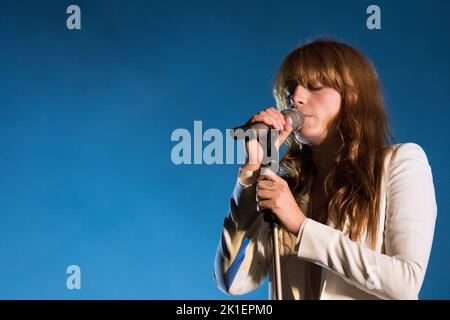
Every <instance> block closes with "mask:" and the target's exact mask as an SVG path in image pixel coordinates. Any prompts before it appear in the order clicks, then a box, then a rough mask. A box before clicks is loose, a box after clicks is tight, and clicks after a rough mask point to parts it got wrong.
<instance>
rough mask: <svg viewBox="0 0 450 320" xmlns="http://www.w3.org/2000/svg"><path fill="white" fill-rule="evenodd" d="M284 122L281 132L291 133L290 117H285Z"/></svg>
mask: <svg viewBox="0 0 450 320" xmlns="http://www.w3.org/2000/svg"><path fill="white" fill-rule="evenodd" d="M285 119H286V121H285V122H284V126H283V131H287V132H289V133H291V131H292V130H293V128H292V119H291V118H290V117H285Z"/></svg>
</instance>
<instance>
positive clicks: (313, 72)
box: [273, 39, 393, 247]
mask: <svg viewBox="0 0 450 320" xmlns="http://www.w3.org/2000/svg"><path fill="white" fill-rule="evenodd" d="M316 81H319V82H320V83H322V84H323V85H324V86H326V87H330V88H333V89H335V90H336V91H337V92H339V94H340V95H341V108H340V111H339V113H338V115H337V116H336V118H335V120H334V122H335V123H336V129H337V131H336V132H337V135H338V139H337V140H338V149H337V150H338V151H337V153H336V157H335V159H334V162H333V165H332V169H331V170H330V171H329V172H328V174H327V176H326V178H325V182H324V183H325V185H324V188H325V195H326V203H327V207H326V209H327V211H326V212H328V213H329V212H330V209H331V208H332V207H334V209H335V212H336V216H335V217H333V219H334V220H333V222H334V224H335V226H336V228H337V229H338V230H343V228H344V225H345V224H346V221H347V220H348V222H349V234H348V236H349V237H350V239H352V240H358V239H361V237H362V236H363V234H365V235H366V239H367V240H368V241H369V244H370V246H371V247H374V246H375V240H376V235H377V231H378V227H379V226H378V224H379V223H378V220H379V210H378V208H379V205H380V192H379V190H380V186H381V179H382V169H383V159H384V156H385V152H386V150H387V147H388V146H389V144H390V142H391V141H392V140H393V138H392V135H391V133H390V131H389V129H388V121H387V116H386V113H385V109H384V103H383V97H382V92H381V86H380V81H379V77H378V74H377V73H376V71H375V68H374V66H373V65H372V63H371V62H370V61H369V60H368V59H367V58H365V57H364V56H363V55H362V54H361V53H360V52H359V51H358V50H356V49H355V48H353V47H351V46H349V45H347V44H344V43H341V42H338V41H336V40H333V39H317V40H314V41H312V42H309V43H306V44H304V45H302V46H300V47H298V48H297V49H295V50H293V51H292V52H291V53H290V54H289V55H288V56H287V57H286V58H285V59H284V61H283V62H282V64H281V66H280V68H279V71H278V73H277V75H276V77H275V81H274V85H273V95H274V98H275V100H276V103H277V107H278V108H279V109H280V110H283V109H285V108H288V107H290V99H291V95H292V94H293V92H294V90H295V88H296V86H297V85H298V84H301V85H303V86H304V87H305V88H309V87H310V85H312V84H313V83H315V82H316ZM293 136H294V135H291V136H290V137H289V138H288V140H287V142H286V147H287V148H286V152H285V155H284V156H283V158H282V160H281V162H280V167H281V169H282V170H283V171H284V174H285V178H286V180H287V181H288V183H289V186H290V189H291V191H292V192H293V194H294V195H296V197H297V198H298V195H300V194H302V192H304V191H305V187H306V186H307V183H308V180H309V179H310V178H313V177H314V175H315V172H316V169H315V167H314V163H313V161H312V153H311V148H310V146H308V145H306V144H303V143H301V142H299V140H297V139H295V137H293Z"/></svg>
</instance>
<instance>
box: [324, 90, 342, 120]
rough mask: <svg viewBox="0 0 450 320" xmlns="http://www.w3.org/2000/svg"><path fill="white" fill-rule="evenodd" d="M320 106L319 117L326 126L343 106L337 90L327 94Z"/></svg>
mask: <svg viewBox="0 0 450 320" xmlns="http://www.w3.org/2000/svg"><path fill="white" fill-rule="evenodd" d="M320 106H321V108H320V110H319V112H320V114H319V119H320V120H321V122H322V125H323V126H325V127H326V126H328V124H329V123H330V122H331V121H333V120H334V118H335V117H336V116H337V114H338V113H339V110H340V108H341V98H340V95H339V94H338V93H337V92H335V94H329V95H327V96H326V97H324V98H323V99H322V101H321V102H320Z"/></svg>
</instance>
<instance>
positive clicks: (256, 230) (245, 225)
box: [214, 169, 270, 295]
mask: <svg viewBox="0 0 450 320" xmlns="http://www.w3.org/2000/svg"><path fill="white" fill-rule="evenodd" d="M244 171H245V172H244ZM239 173H240V174H239V177H238V179H237V182H236V185H235V187H234V190H233V193H232V196H231V200H230V209H229V212H228V214H227V215H226V217H225V219H224V222H223V229H222V236H221V239H220V242H219V246H218V248H217V252H216V258H215V263H214V279H215V282H216V285H217V287H219V288H220V289H221V290H222V291H223V292H225V293H227V294H230V295H241V294H245V293H248V292H250V291H252V290H254V289H256V288H257V287H258V286H259V285H260V284H261V283H262V282H263V280H264V279H265V277H266V276H267V271H268V265H269V263H270V262H269V258H268V257H269V255H268V248H267V246H268V236H269V231H268V227H267V223H265V222H264V219H263V216H262V214H260V213H258V212H257V209H256V183H255V179H256V177H254V176H253V177H252V175H255V174H256V173H257V172H253V171H249V170H241V169H240V170H239ZM245 176H246V177H245Z"/></svg>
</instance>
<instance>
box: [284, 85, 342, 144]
mask: <svg viewBox="0 0 450 320" xmlns="http://www.w3.org/2000/svg"><path fill="white" fill-rule="evenodd" d="M291 99H292V104H293V106H294V107H295V108H297V109H299V110H300V111H301V112H303V114H304V115H305V123H304V124H303V127H302V128H301V129H300V130H298V131H297V132H295V136H296V138H297V139H298V140H299V141H300V142H302V143H305V144H308V145H313V146H316V145H320V144H321V143H322V142H323V141H324V140H325V139H326V138H327V137H331V136H332V135H334V134H335V126H334V124H333V122H332V121H333V120H334V119H335V117H336V115H337V114H338V113H339V110H340V108H341V95H340V94H339V92H337V91H336V90H335V89H333V88H329V87H324V86H323V85H322V84H321V83H319V82H317V83H313V84H311V85H309V86H308V88H305V87H303V86H302V85H297V87H296V88H295V91H294V93H293V95H292V96H291Z"/></svg>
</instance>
